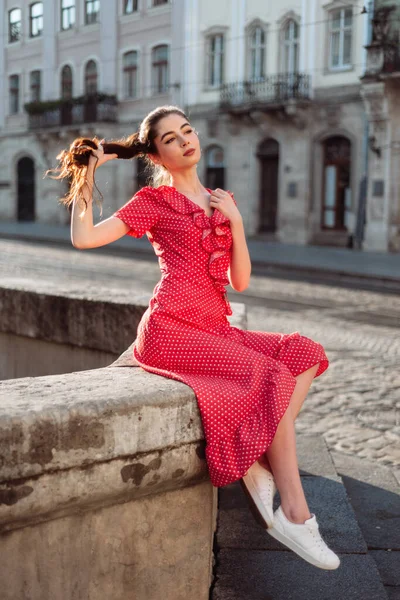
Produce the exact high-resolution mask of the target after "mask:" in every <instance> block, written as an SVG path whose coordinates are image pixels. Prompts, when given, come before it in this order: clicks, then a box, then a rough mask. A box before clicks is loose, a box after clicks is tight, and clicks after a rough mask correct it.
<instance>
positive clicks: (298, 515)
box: [282, 505, 312, 525]
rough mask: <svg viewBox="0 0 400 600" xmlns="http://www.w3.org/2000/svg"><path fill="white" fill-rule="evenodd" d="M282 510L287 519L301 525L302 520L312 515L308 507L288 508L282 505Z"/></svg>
mask: <svg viewBox="0 0 400 600" xmlns="http://www.w3.org/2000/svg"><path fill="white" fill-rule="evenodd" d="M282 510H283V513H284V515H285V517H286V518H287V520H288V521H291V523H296V524H297V525H299V524H300V525H303V524H304V521H306V520H307V519H310V518H311V516H312V515H311V513H310V511H309V510H308V509H306V510H299V509H298V508H290V507H285V506H283V505H282Z"/></svg>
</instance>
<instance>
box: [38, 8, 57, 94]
mask: <svg viewBox="0 0 400 600" xmlns="http://www.w3.org/2000/svg"><path fill="white" fill-rule="evenodd" d="M45 4H46V7H45V10H44V11H43V41H42V49H43V59H42V64H43V100H55V99H57V98H58V96H59V93H58V92H59V87H58V86H55V77H54V74H55V72H56V57H57V44H56V36H57V30H58V22H57V16H56V15H57V12H56V5H57V3H56V2H47V3H45Z"/></svg>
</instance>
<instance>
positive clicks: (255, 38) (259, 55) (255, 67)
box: [250, 25, 266, 80]
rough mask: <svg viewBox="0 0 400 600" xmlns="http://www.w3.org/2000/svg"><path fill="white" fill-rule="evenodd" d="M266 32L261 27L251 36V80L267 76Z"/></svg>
mask: <svg viewBox="0 0 400 600" xmlns="http://www.w3.org/2000/svg"><path fill="white" fill-rule="evenodd" d="M265 38H266V35H265V31H264V29H263V28H262V27H260V26H259V25H258V26H257V27H255V28H254V29H253V30H252V32H251V34H250V79H252V80H254V79H263V78H264V76H265V52H266V48H265Z"/></svg>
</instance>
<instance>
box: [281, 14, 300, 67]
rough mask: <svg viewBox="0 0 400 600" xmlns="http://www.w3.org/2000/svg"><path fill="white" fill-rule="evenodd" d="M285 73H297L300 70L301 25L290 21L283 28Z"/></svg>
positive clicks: (292, 20) (283, 65)
mask: <svg viewBox="0 0 400 600" xmlns="http://www.w3.org/2000/svg"><path fill="white" fill-rule="evenodd" d="M282 67H283V72H284V73H297V72H298V70H299V25H298V23H296V21H295V20H294V19H289V20H288V21H286V24H285V26H284V28H283V64H282Z"/></svg>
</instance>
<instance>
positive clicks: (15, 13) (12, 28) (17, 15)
mask: <svg viewBox="0 0 400 600" xmlns="http://www.w3.org/2000/svg"><path fill="white" fill-rule="evenodd" d="M20 39H21V9H20V8H13V9H12V10H10V11H9V13H8V41H9V43H12V42H18V40H20Z"/></svg>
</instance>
